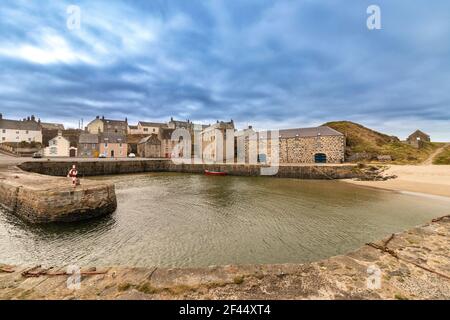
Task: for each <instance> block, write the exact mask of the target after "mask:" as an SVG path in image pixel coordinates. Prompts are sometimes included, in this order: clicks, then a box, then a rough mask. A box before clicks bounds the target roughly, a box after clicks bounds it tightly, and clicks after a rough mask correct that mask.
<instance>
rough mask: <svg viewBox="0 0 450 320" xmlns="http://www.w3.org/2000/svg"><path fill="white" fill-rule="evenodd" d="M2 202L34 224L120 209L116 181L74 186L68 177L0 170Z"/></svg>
mask: <svg viewBox="0 0 450 320" xmlns="http://www.w3.org/2000/svg"><path fill="white" fill-rule="evenodd" d="M66 167H67V165H66ZM0 204H1V205H2V207H3V208H5V209H6V210H7V211H9V212H11V213H13V214H15V215H17V216H19V217H21V218H23V219H25V220H27V221H28V222H32V223H47V222H71V221H79V220H86V219H90V218H94V217H99V216H103V215H107V214H110V213H112V212H114V211H115V210H116V208H117V200H116V194H115V188H114V184H112V183H107V182H97V181H88V180H82V182H81V185H80V186H77V187H76V188H74V187H73V186H72V183H71V181H70V180H69V179H66V178H57V177H48V176H42V175H39V174H34V173H25V172H20V171H12V172H11V171H4V172H1V173H0Z"/></svg>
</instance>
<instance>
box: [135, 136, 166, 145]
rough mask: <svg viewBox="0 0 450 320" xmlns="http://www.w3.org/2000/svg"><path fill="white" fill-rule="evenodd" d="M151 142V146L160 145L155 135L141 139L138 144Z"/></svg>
mask: <svg viewBox="0 0 450 320" xmlns="http://www.w3.org/2000/svg"><path fill="white" fill-rule="evenodd" d="M147 142H152V143H153V144H161V141H159V139H158V136H157V135H156V134H152V135H149V136H148V137H145V138H142V139H141V140H140V141H139V144H142V143H147Z"/></svg>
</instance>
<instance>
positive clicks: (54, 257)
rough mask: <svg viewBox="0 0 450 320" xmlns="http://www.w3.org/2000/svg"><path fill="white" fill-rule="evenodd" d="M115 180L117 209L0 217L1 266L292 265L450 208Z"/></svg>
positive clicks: (372, 193)
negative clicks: (91, 216)
mask: <svg viewBox="0 0 450 320" xmlns="http://www.w3.org/2000/svg"><path fill="white" fill-rule="evenodd" d="M94 179H108V180H112V181H114V182H115V183H116V193H117V200H118V209H117V211H116V212H115V213H114V214H113V215H111V216H109V217H105V218H101V219H97V220H91V221H85V222H80V223H75V224H56V225H30V224H27V223H25V222H23V221H21V220H20V219H18V218H17V217H15V216H11V215H10V214H8V213H6V212H0V263H9V264H19V265H36V264H41V265H43V266H54V265H68V264H76V265H80V266H111V265H122V266H143V267H150V266H160V267H196V266H210V265H225V264H255V263H288V262H290V263H300V262H308V261H314V260H319V259H322V258H327V257H330V256H333V255H337V254H342V253H346V252H348V251H351V250H354V249H357V248H358V247H360V246H362V245H363V244H364V243H366V242H369V241H373V240H378V239H381V238H383V237H385V236H387V235H389V234H391V233H393V232H399V231H403V230H405V229H408V228H411V227H413V226H416V225H420V224H422V223H425V222H427V221H430V220H431V219H433V218H435V217H439V216H443V215H447V214H449V212H448V208H449V207H450V206H449V204H450V202H449V201H447V200H444V199H430V198H425V197H419V196H416V195H407V194H400V193H395V192H390V191H383V190H376V189H368V188H362V187H357V186H354V185H350V184H346V183H344V182H339V181H314V180H296V179H277V178H270V177H265V178H263V177H257V178H249V177H211V176H203V175H191V174H174V173H151V174H138V175H120V176H110V177H98V178H94Z"/></svg>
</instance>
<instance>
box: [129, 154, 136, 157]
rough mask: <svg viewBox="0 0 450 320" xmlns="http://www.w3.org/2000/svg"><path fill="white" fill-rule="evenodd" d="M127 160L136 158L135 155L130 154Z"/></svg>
mask: <svg viewBox="0 0 450 320" xmlns="http://www.w3.org/2000/svg"><path fill="white" fill-rule="evenodd" d="M128 158H136V155H135V154H134V153H130V154H129V155H128Z"/></svg>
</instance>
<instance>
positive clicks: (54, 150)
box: [50, 147, 58, 154]
mask: <svg viewBox="0 0 450 320" xmlns="http://www.w3.org/2000/svg"><path fill="white" fill-rule="evenodd" d="M57 153H58V149H57V148H56V147H51V148H50V154H57Z"/></svg>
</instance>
